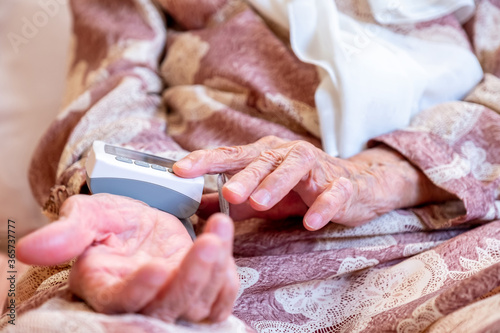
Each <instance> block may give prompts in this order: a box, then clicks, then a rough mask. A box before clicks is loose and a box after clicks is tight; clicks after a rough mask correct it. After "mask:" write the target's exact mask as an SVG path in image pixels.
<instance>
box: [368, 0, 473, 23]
mask: <svg viewBox="0 0 500 333" xmlns="http://www.w3.org/2000/svg"><path fill="white" fill-rule="evenodd" d="M368 3H369V4H370V7H371V9H372V12H373V16H374V18H375V19H376V20H377V22H379V23H383V24H401V23H416V22H422V21H428V20H432V19H436V18H439V17H442V16H445V15H448V14H452V13H453V14H454V15H455V16H456V17H457V18H458V20H459V21H460V22H461V23H464V22H466V21H467V20H468V19H469V18H470V17H471V16H472V15H473V14H474V9H475V5H474V0H417V1H416V0H390V1H387V0H368Z"/></svg>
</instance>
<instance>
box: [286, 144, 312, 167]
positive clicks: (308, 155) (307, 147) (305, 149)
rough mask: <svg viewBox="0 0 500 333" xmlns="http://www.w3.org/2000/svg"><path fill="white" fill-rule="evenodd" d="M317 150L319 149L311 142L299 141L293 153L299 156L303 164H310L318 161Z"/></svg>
mask: <svg viewBox="0 0 500 333" xmlns="http://www.w3.org/2000/svg"><path fill="white" fill-rule="evenodd" d="M316 149H317V148H316V147H314V146H313V145H312V144H311V143H309V142H306V141H297V142H296V143H295V144H294V146H293V148H292V150H291V153H295V154H297V155H298V156H299V157H300V159H301V160H302V161H303V162H305V163H307V164H310V163H313V162H315V161H316Z"/></svg>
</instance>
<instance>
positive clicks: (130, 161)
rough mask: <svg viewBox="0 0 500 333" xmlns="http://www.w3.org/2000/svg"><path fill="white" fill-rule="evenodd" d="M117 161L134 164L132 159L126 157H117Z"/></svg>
mask: <svg viewBox="0 0 500 333" xmlns="http://www.w3.org/2000/svg"><path fill="white" fill-rule="evenodd" d="M115 160H117V161H120V162H125V163H130V164H132V160H131V159H130V158H126V157H122V156H116V157H115Z"/></svg>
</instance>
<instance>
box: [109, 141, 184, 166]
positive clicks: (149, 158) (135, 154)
mask: <svg viewBox="0 0 500 333" xmlns="http://www.w3.org/2000/svg"><path fill="white" fill-rule="evenodd" d="M104 151H105V152H106V153H107V154H111V155H114V156H121V157H126V158H130V159H132V160H136V161H143V162H147V163H150V164H157V165H161V166H163V167H165V168H172V166H173V165H174V163H175V162H176V161H173V160H170V159H168V158H163V157H159V156H155V155H150V154H146V153H142V152H139V151H135V150H130V149H126V148H122V147H114V146H109V145H104Z"/></svg>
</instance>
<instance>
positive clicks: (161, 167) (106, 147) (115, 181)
mask: <svg viewBox="0 0 500 333" xmlns="http://www.w3.org/2000/svg"><path fill="white" fill-rule="evenodd" d="M174 163H175V161H173V160H170V159H167V158H163V157H159V156H155V155H151V154H147V153H143V152H140V151H136V150H131V149H126V148H123V147H119V146H114V145H110V144H107V143H105V142H102V141H94V143H93V145H92V149H91V151H90V153H89V156H88V159H87V162H86V165H85V168H86V171H87V184H88V186H89V188H90V191H91V192H92V193H111V194H117V195H123V196H127V197H130V198H134V199H137V200H141V201H143V202H145V203H147V204H148V205H149V206H151V207H155V208H158V209H160V210H163V211H165V212H168V213H170V214H173V215H175V216H177V217H178V218H179V219H186V218H188V217H190V216H191V215H193V214H194V213H195V212H196V210H197V209H198V207H199V205H200V201H201V196H202V193H203V185H204V179H203V177H202V176H200V177H196V178H181V177H178V176H176V175H175V174H174V173H173V171H172V166H173V164H174Z"/></svg>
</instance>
